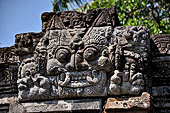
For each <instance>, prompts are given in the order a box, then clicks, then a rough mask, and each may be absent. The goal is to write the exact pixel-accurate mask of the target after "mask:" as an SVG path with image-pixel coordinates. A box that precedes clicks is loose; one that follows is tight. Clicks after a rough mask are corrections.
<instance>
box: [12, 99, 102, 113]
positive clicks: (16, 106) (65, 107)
mask: <svg viewBox="0 0 170 113" xmlns="http://www.w3.org/2000/svg"><path fill="white" fill-rule="evenodd" d="M101 110H102V102H101V99H80V100H53V101H44V102H27V103H12V104H11V105H10V111H9V113H40V112H41V113H65V112H66V113H68V112H71V113H74V112H75V113H76V112H88V113H99V112H100V111H101Z"/></svg>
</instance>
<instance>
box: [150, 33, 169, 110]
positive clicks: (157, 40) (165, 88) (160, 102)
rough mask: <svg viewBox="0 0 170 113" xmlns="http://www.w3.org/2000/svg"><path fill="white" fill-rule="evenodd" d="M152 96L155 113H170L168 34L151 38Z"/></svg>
mask: <svg viewBox="0 0 170 113" xmlns="http://www.w3.org/2000/svg"><path fill="white" fill-rule="evenodd" d="M151 41H152V71H151V72H152V73H151V74H152V96H153V105H154V107H155V110H156V112H157V113H169V112H170V109H169V108H170V98H169V95H170V89H169V87H170V82H169V81H170V56H169V54H170V50H169V49H170V46H169V45H170V34H162V35H156V36H153V37H152V40H151Z"/></svg>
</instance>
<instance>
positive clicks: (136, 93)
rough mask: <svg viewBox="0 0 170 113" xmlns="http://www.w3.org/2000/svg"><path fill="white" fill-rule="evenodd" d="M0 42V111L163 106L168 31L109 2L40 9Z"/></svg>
mask: <svg viewBox="0 0 170 113" xmlns="http://www.w3.org/2000/svg"><path fill="white" fill-rule="evenodd" d="M41 19H42V32H39V33H34V32H29V33H22V34H17V35H16V36H15V44H14V46H11V47H4V48H0V113H68V112H70V113H169V112H170V101H169V99H170V96H169V93H170V84H169V81H170V77H169V74H170V72H169V70H170V35H169V34H162V35H155V36H152V37H151V36H150V32H149V30H148V29H147V28H145V27H143V26H129V27H123V26H121V25H120V22H119V19H118V15H117V14H116V11H115V10H114V9H113V8H104V9H94V10H89V11H87V13H86V14H83V13H79V12H75V11H65V12H59V13H57V14H56V13H51V12H50V13H47V12H45V13H43V14H42V16H41Z"/></svg>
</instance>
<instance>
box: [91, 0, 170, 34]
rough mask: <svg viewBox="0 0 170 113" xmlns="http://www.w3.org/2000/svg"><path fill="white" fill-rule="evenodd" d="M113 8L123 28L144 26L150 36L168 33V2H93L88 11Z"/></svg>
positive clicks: (142, 0)
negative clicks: (148, 30)
mask: <svg viewBox="0 0 170 113" xmlns="http://www.w3.org/2000/svg"><path fill="white" fill-rule="evenodd" d="M109 7H115V9H116V11H117V13H118V16H119V20H120V22H121V23H122V25H123V26H146V27H147V28H149V29H150V32H151V33H152V34H161V33H165V34H166V33H170V30H169V29H170V11H169V8H170V2H169V0H94V1H93V2H92V3H91V4H90V5H89V9H95V8H109Z"/></svg>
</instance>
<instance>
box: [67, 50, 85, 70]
mask: <svg viewBox="0 0 170 113" xmlns="http://www.w3.org/2000/svg"><path fill="white" fill-rule="evenodd" d="M66 69H67V70H69V71H82V70H86V69H88V65H87V64H86V63H84V62H83V56H82V55H80V54H78V53H75V54H73V55H72V56H71V60H70V63H68V64H67V65H66Z"/></svg>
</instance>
